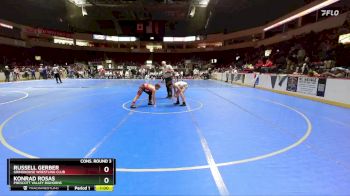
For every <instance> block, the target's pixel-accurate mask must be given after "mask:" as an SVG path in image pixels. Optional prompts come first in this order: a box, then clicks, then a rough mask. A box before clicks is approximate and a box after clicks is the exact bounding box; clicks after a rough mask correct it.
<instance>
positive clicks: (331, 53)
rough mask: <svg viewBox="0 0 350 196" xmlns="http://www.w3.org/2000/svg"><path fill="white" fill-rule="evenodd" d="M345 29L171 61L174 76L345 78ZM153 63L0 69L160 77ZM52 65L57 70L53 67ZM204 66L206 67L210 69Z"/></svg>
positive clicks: (11, 77) (43, 74)
mask: <svg viewBox="0 0 350 196" xmlns="http://www.w3.org/2000/svg"><path fill="white" fill-rule="evenodd" d="M347 33H350V24H349V22H345V23H344V25H343V26H341V27H339V28H334V29H328V30H324V31H321V32H317V33H315V32H310V33H307V34H303V35H299V36H295V37H293V38H292V39H289V40H287V41H283V42H279V43H276V44H272V45H268V46H260V47H258V48H243V49H237V50H234V51H233V52H234V53H235V55H231V54H230V57H229V58H227V57H226V56H225V54H226V53H225V54H224V53H223V54H222V55H223V56H224V57H222V58H223V59H221V61H223V60H225V61H226V62H228V60H229V59H234V60H233V61H231V63H225V64H211V65H210V66H207V65H208V64H210V63H209V62H206V61H204V60H201V59H200V58H198V59H196V63H194V62H193V61H192V65H191V66H188V63H186V60H185V59H183V60H181V61H178V62H172V63H171V64H172V65H173V66H174V67H176V69H175V71H174V77H175V78H191V79H192V78H194V79H200V78H209V75H210V73H209V72H228V73H252V72H260V73H282V74H303V75H309V76H317V77H335V78H345V77H349V75H350V47H349V45H344V44H341V43H339V40H338V39H339V36H340V35H342V34H347ZM229 53H231V51H230V52H229ZM229 53H227V54H229ZM227 54H226V55H227ZM153 63H154V64H153V65H152V66H151V67H148V66H146V65H142V64H140V63H136V62H132V61H130V62H129V61H128V62H118V64H120V65H122V67H123V68H122V69H108V68H105V67H106V66H104V67H102V68H101V67H96V66H87V65H86V64H85V65H84V64H74V65H67V64H66V65H60V66H58V65H56V64H48V65H40V66H18V65H17V64H16V63H12V64H11V66H9V65H7V66H3V67H2V68H1V67H0V70H2V71H3V72H4V75H5V78H6V80H5V81H17V80H20V79H50V78H55V73H54V72H55V70H56V72H57V70H58V72H59V76H60V77H62V78H108V79H111V78H113V79H121V78H128V79H133V78H146V79H152V78H161V77H162V76H163V72H162V69H160V67H162V65H161V62H157V61H154V62H153ZM219 63H220V62H219ZM204 65H205V66H204ZM54 67H58V68H57V69H55V70H54V69H53V68H54ZM129 67H134V68H129ZM189 67H190V68H189ZM208 68H211V71H209V70H208ZM56 76H57V75H56Z"/></svg>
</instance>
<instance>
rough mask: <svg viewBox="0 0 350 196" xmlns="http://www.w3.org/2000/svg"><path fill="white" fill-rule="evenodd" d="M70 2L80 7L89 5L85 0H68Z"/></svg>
mask: <svg viewBox="0 0 350 196" xmlns="http://www.w3.org/2000/svg"><path fill="white" fill-rule="evenodd" d="M68 1H70V2H71V3H73V4H74V5H76V6H78V7H82V6H84V5H89V4H88V3H87V2H86V0H68Z"/></svg>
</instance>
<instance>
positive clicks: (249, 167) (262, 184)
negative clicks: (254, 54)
mask: <svg viewBox="0 0 350 196" xmlns="http://www.w3.org/2000/svg"><path fill="white" fill-rule="evenodd" d="M63 82H64V83H63V84H60V85H58V84H56V83H55V81H53V80H47V81H30V82H22V83H2V84H0V123H1V125H0V140H1V145H0V152H1V153H0V157H1V159H0V176H1V178H0V195H25V194H28V195H95V194H106V193H99V192H10V191H9V188H8V186H7V183H6V170H7V169H6V167H7V166H6V159H8V158H26V157H27V158H37V157H40V158H73V157H74V158H83V157H103V158H105V157H107V158H116V160H117V172H116V179H117V182H116V185H115V187H114V191H113V192H110V193H109V194H112V195H125V194H129V195H140V194H148V195H177V194H183V195H209V194H210V195H219V194H221V195H225V194H231V195H349V194H350V150H349V149H350V142H349V141H350V110H349V109H345V108H340V107H335V106H331V105H326V104H323V103H319V102H315V101H310V100H305V99H301V98H296V97H290V96H286V95H280V94H275V93H272V92H268V91H263V90H258V89H253V88H245V87H239V86H233V85H228V84H225V83H221V82H217V81H210V80H208V81H201V80H196V81H188V83H189V89H188V90H187V92H186V96H187V98H188V106H187V107H180V106H174V105H173V101H174V100H169V99H165V98H164V97H166V89H165V86H164V84H162V88H161V89H160V90H159V91H158V92H157V105H156V107H154V106H148V105H147V94H143V95H142V96H141V99H140V100H139V101H138V102H137V105H138V107H137V108H136V109H133V110H131V109H129V106H130V103H131V100H132V99H133V97H134V96H135V95H136V92H137V90H138V86H139V85H140V84H142V83H144V82H145V81H144V80H64V81H63ZM155 82H156V81H151V83H153V84H154V83H155Z"/></svg>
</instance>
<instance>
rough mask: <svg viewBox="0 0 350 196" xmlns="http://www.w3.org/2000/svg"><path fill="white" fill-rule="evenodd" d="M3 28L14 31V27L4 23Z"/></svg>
mask: <svg viewBox="0 0 350 196" xmlns="http://www.w3.org/2000/svg"><path fill="white" fill-rule="evenodd" d="M0 26H1V27H4V28H7V29H13V26H11V25H8V24H4V23H0Z"/></svg>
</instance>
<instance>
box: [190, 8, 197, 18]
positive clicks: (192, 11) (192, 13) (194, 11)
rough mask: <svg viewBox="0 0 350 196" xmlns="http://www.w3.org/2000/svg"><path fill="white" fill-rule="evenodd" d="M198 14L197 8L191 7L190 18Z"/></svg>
mask: <svg viewBox="0 0 350 196" xmlns="http://www.w3.org/2000/svg"><path fill="white" fill-rule="evenodd" d="M195 13H196V6H191V8H190V12H189V13H188V16H189V17H191V18H193V17H194V15H195Z"/></svg>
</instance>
